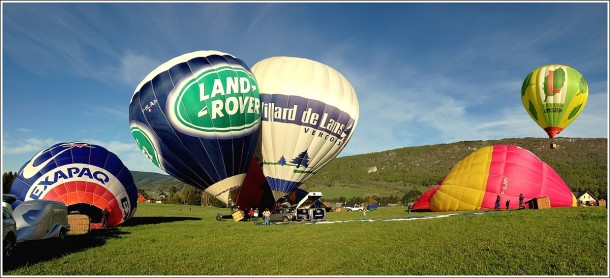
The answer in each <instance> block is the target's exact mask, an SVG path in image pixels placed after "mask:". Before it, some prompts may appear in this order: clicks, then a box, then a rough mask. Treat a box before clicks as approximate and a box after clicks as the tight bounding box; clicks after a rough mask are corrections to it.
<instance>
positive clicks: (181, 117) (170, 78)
mask: <svg viewBox="0 0 610 278" xmlns="http://www.w3.org/2000/svg"><path fill="white" fill-rule="evenodd" d="M260 105H261V104H260V98H259V92H258V85H257V82H256V80H255V78H254V76H253V75H252V73H251V71H250V69H249V68H248V66H247V65H246V64H245V63H244V62H243V61H241V60H240V59H238V58H236V57H235V56H233V55H231V54H227V53H223V52H219V51H196V52H192V53H187V54H184V55H181V56H178V57H175V58H173V59H171V60H169V61H167V62H165V63H163V64H162V65H160V66H159V67H157V68H156V69H155V70H153V71H152V72H151V73H150V74H148V76H146V77H145V78H144V79H143V80H142V82H141V83H140V84H139V85H138V86H137V87H136V89H135V92H134V94H133V97H132V98H131V102H130V103H129V123H130V130H131V134H132V136H133V138H134V139H135V141H136V143H137V145H138V147H139V148H140V150H141V151H142V152H143V153H144V155H146V157H147V158H149V159H150V160H151V162H152V163H154V164H155V165H156V166H158V167H159V168H161V169H162V170H164V171H165V172H166V173H168V174H170V175H171V176H173V177H175V178H177V179H179V180H181V181H183V182H185V183H187V184H190V185H192V186H194V187H197V188H199V189H201V190H204V191H205V192H207V193H209V194H211V195H213V196H214V197H216V198H217V199H219V200H220V201H222V202H223V203H225V204H229V200H230V199H233V200H234V199H235V196H236V194H237V189H238V188H239V187H240V186H241V184H242V181H243V180H244V176H245V173H246V171H247V170H248V166H249V164H250V161H251V159H252V156H253V153H254V149H255V147H256V142H257V140H258V129H259V126H260Z"/></svg>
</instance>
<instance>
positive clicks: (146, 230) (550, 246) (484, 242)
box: [3, 204, 608, 276]
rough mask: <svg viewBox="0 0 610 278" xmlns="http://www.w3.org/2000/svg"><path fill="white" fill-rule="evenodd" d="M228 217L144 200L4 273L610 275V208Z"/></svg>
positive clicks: (35, 251)
mask: <svg viewBox="0 0 610 278" xmlns="http://www.w3.org/2000/svg"><path fill="white" fill-rule="evenodd" d="M219 212H220V213H223V214H228V213H229V209H226V208H223V209H219V208H206V207H194V206H178V205H161V204H138V211H137V213H136V216H135V217H134V218H133V219H131V220H130V221H129V222H128V223H125V224H124V225H122V226H120V227H118V228H113V229H109V230H106V231H99V230H97V231H93V232H91V233H89V234H87V235H78V236H77V235H71V236H69V237H68V241H67V242H66V244H65V245H64V249H63V250H64V251H63V252H62V253H60V252H57V251H55V250H53V248H52V247H53V245H52V244H50V243H37V244H32V243H31V244H24V245H20V246H18V247H17V248H18V249H17V250H16V251H17V254H16V256H15V258H14V259H15V260H14V261H13V262H4V267H3V275H50V276H56V275H608V268H607V267H608V239H607V238H608V233H607V231H608V222H607V220H608V217H607V210H606V208H603V207H587V208H552V209H541V210H519V211H500V212H484V213H483V212H458V213H432V212H427V213H413V212H412V213H410V214H408V213H407V212H406V211H405V208H404V207H382V208H379V209H378V210H376V211H368V212H365V213H366V215H365V213H363V212H346V211H342V212H331V213H327V221H326V222H324V223H318V224H303V223H299V224H280V225H278V224H275V225H271V226H255V225H254V224H253V222H234V221H232V220H227V221H222V222H217V221H215V215H216V214H217V213H219ZM440 216H447V217H440ZM409 217H410V218H409ZM389 219H402V221H387V220H389ZM406 219H409V220H406ZM364 220H367V221H364ZM7 263H8V264H7Z"/></svg>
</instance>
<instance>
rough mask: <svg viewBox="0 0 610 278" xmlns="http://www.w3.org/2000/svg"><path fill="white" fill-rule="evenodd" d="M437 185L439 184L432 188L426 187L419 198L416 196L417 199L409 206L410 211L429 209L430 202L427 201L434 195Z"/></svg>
mask: <svg viewBox="0 0 610 278" xmlns="http://www.w3.org/2000/svg"><path fill="white" fill-rule="evenodd" d="M439 187H441V186H440V185H435V186H433V187H432V188H430V189H428V190H427V191H426V192H424V194H422V195H421V196H419V198H417V200H415V202H413V207H411V210H412V211H430V203H429V202H430V199H431V198H432V196H434V194H435V193H436V191H438V188H439Z"/></svg>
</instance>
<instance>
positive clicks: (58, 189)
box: [11, 142, 138, 228]
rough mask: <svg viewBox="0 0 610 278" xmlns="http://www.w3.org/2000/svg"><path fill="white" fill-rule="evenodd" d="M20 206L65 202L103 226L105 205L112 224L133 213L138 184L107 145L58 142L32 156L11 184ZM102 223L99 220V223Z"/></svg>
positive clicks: (97, 226) (120, 221) (69, 206)
mask: <svg viewBox="0 0 610 278" xmlns="http://www.w3.org/2000/svg"><path fill="white" fill-rule="evenodd" d="M11 194H14V195H15V196H17V198H18V201H17V202H15V203H13V205H14V206H15V207H16V206H18V205H19V204H20V203H22V202H24V201H29V200H39V199H41V200H53V201H60V202H63V203H65V204H66V205H67V206H68V211H79V212H80V213H81V214H86V215H88V216H89V217H90V218H91V223H92V224H91V227H92V228H99V227H102V226H101V222H102V215H103V214H104V211H106V212H107V213H108V215H107V225H108V227H115V226H118V225H120V224H121V223H123V222H125V221H127V220H128V219H130V218H131V217H132V216H133V215H134V213H135V212H136V208H137V198H138V189H137V188H136V185H135V183H134V180H133V177H132V175H131V172H130V171H129V169H127V167H125V165H123V162H122V161H121V160H120V159H119V157H118V156H117V155H116V154H114V153H112V152H110V151H108V150H107V149H105V148H104V147H101V146H98V145H93V144H87V143H83V142H69V143H59V144H55V145H53V146H51V147H50V148H48V149H45V150H42V151H40V152H39V153H37V154H36V155H35V156H34V157H33V158H32V159H31V160H30V161H28V162H27V163H26V164H25V165H23V167H21V170H19V172H18V176H17V177H16V179H15V181H14V182H13V184H12V186H11ZM96 223H97V224H96Z"/></svg>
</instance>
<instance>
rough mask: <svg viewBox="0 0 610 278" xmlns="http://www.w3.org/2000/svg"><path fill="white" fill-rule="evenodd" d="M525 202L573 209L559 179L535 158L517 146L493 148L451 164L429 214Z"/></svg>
mask: <svg viewBox="0 0 610 278" xmlns="http://www.w3.org/2000/svg"><path fill="white" fill-rule="evenodd" d="M519 194H523V196H524V197H525V201H526V202H527V201H529V200H531V199H533V198H538V197H548V198H549V200H550V202H551V207H571V206H576V198H575V197H574V194H572V191H571V190H570V188H569V187H568V186H567V185H566V184H565V182H564V181H563V180H562V179H561V177H560V176H559V175H558V174H557V173H556V172H555V171H554V170H553V169H552V168H551V167H550V166H549V165H548V164H546V163H544V162H543V161H541V160H540V159H539V158H538V157H537V156H536V155H534V154H533V153H531V152H530V151H528V150H526V149H523V148H521V147H517V146H512V145H493V146H488V147H484V148H481V149H478V150H477V151H475V152H473V153H471V154H470V155H468V156H467V157H466V158H464V159H462V160H461V161H460V162H458V163H457V164H455V165H454V166H453V168H452V169H451V170H450V171H449V173H448V174H447V175H446V176H445V178H444V179H443V181H442V182H441V183H440V187H439V188H438V190H437V191H436V193H434V195H433V196H432V197H431V198H430V203H429V204H430V210H432V211H463V210H485V209H493V208H494V204H495V200H496V197H497V196H500V198H501V205H502V207H504V205H505V202H506V201H507V200H510V206H509V208H518V206H519Z"/></svg>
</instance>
